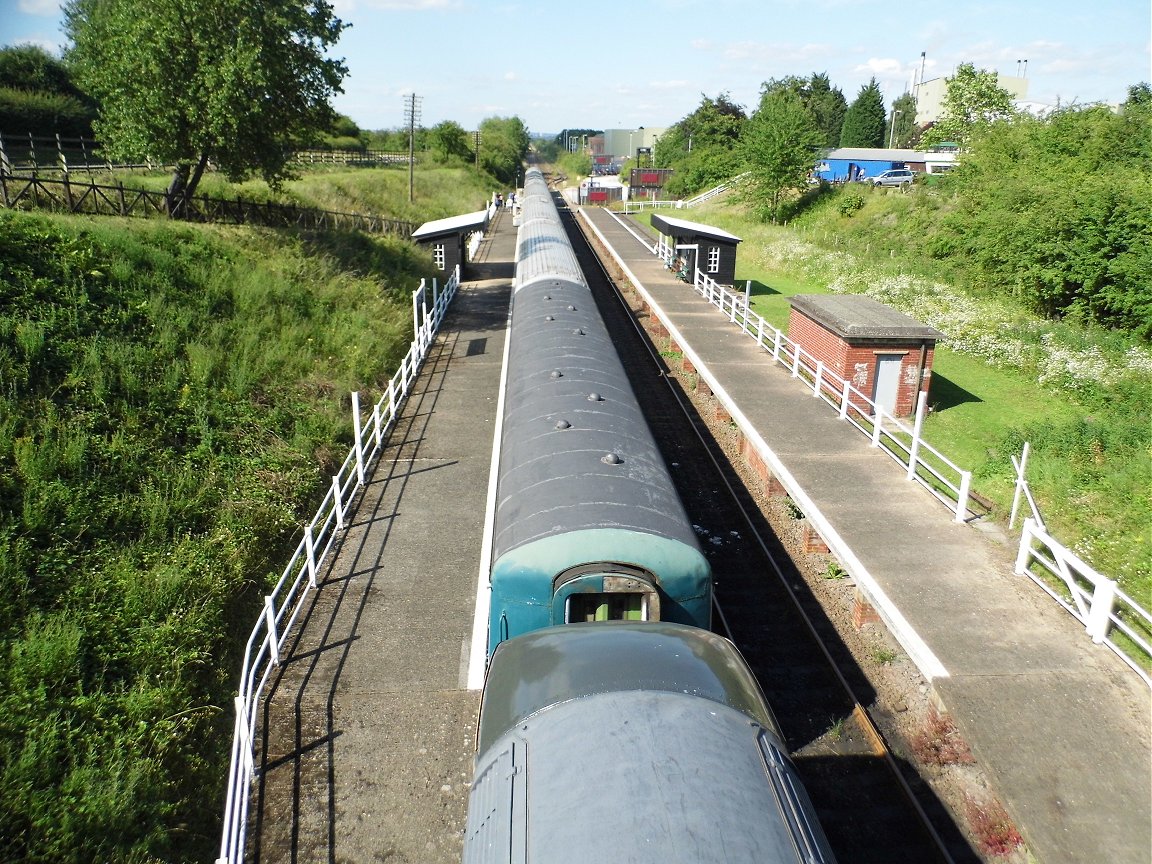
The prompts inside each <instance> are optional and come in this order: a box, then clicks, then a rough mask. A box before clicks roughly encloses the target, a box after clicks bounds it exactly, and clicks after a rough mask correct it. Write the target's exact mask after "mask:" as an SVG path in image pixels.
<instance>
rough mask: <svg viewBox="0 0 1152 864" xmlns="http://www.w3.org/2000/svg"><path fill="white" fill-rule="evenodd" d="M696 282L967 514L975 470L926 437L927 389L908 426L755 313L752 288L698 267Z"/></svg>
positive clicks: (917, 477) (912, 475)
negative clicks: (736, 288) (731, 284)
mask: <svg viewBox="0 0 1152 864" xmlns="http://www.w3.org/2000/svg"><path fill="white" fill-rule="evenodd" d="M692 284H693V287H694V288H695V289H696V291H697V293H698V294H700V295H701V296H702V297H704V299H706V300H707V301H708V302H709V303H711V304H712V305H713V306H716V307H717V308H718V309H719V310H720V311H721V312H723V313H724V315H725V317H727V318H728V319H729V320H730V321H731V322H732V323H733V324H735V325H736V326H738V327H740V330H741V332H742V333H744V334H745V335H747V336H751V337H752V338H753V339H754V340H755V341H756V344H757V345H758V346H759V347H760V348H761V349H763V350H764V351H766V352H768V353H769V354H771V355H772V360H773V362H775V363H780V364H781V365H785V366H788V367H790V368H791V370H792V377H793V378H800V379H803V380H804V381H805V383H807V384H808V385H809V386H810V387H811V388H812V395H813V396H814V397H819V398H821V399H823V401H824V402H825V403H827V404H828V405H829V406H831V407H832V408H834V409H836V410H837V411H838V412H839V414H840V418H841V419H842V420H847V421H848V422H849V423H851V424H852V425H853V426H855V427H856V428H857V429H859V430H860V431H861V432H863V433H864V434H866V435H868V436H869V437H870V438H871V440H872V446H874V447H878V448H879V449H881V450H883V451H884V452H886V453H887V454H888V455H889V456H891V457H892V458H893V459H895V460H896V461H897V462H898V463H899V464H900V465H902V466H904V467H905V468H906V469H907V475H908V479H909V480H914V481H916V482H917V483H919V484H920V485H921V486H923V487H924V488H925V489H927V490H928V491H929V493H931V494H932V496H933V497H935V498H936V499H937V500H938V501H940V502H941V503H942V504H944V505H945V506H947V507H949V508H950V509H951V510H952V512H953V516H954V519H955V521H957V522H964V521H966V520H967V519H968V517H969V513H970V511H969V508H968V499H969V497H970V490H971V485H972V472H971V471H965V470H964V469H962V468H961V467H960V466H958V465H956V464H955V463H954V462H952V460H950V459H948V457H946V456H945V455H944V454H943V453H941V452H940V451H939V450H937V449H936V448H935V447H933V446H932V445H930V444H929V443H928V442H927V441H925V440H924V438H923V436H922V435H921V427H922V425H923V422H924V417H925V415H926V413H927V403H926V399H925V394H923V393H921V394H920V397H919V399H918V400H917V404H916V415H915V422H914V425H913V426H911V427H909V426H908V425H907V424H906V423H904V422H902V421H901V420H900V419H899V418H897V417H895V416H893V415H892V414H891V413H889V412H888V411H886V410H885V409H884V407H883V406H881V405H878V404H876V403H875V402H874V401H873V400H872V398H871V397H870V396H868V395H867V394H865V393H863V392H862V391H860V390H859V389H857V388H856V387H854V386H853V385H852V382H851V381H849V380H847V379H845V378H842V377H840V376H839V375H837V374H836V373H835V372H833V371H831V370H829V369H827V368H826V367H825V366H824V362H823V361H822V360H818V359H817V358H816V357H814V356H813V355H812V354H810V353H809V352H808V351H805V350H804V348H803V347H802V346H801V345H800V344H799V343H796V342H793V341H792V340H791V339H789V338H788V337H787V336H786V335H785V334H784V333H782V332H781V331H780V330H777V329H776V328H775V327H773V326H772V325H771V324H769V323H768V322H767V321H765V320H764V319H763V318H762V317H761V316H760V315H758V314H757V313H755V312H753V311H752V310H751V308H750V297H749V294H748V292H741V293H739V294H737V293H736V292H733V291H730V290H729V289H728V288H727V287H726V286H724V285H721V284H719V283H718V282H716V280H715V279H713V278H712V277H711V276H709V275H708V274H706V273H703V272H701V270H700V269H699V268H696V271H695V275H694V280H693V283H692ZM923 453H928V454H929V455H931V456H932V457H933V459H932V460H931V461H929V460H926V459H924V458H923V456H922V455H921V454H923ZM944 468H946V469H950V473H945V471H944V470H943V469H944ZM925 475H927V476H925ZM933 480H934V481H935V482H932V481H933ZM941 487H942V488H941Z"/></svg>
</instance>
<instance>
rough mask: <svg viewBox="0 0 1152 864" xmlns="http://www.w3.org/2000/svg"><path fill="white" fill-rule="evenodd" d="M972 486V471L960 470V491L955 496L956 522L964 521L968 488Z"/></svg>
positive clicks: (966, 510)
mask: <svg viewBox="0 0 1152 864" xmlns="http://www.w3.org/2000/svg"><path fill="white" fill-rule="evenodd" d="M971 487H972V472H971V471H961V472H960V491H959V493H958V494H957V496H956V519H955V521H957V522H963V521H964V514H965V513H967V512H968V490H969V489H970V488H971Z"/></svg>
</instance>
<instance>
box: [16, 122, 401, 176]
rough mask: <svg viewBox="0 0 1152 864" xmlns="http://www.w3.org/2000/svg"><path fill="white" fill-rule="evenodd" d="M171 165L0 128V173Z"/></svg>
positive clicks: (338, 157) (332, 159) (353, 160)
mask: <svg viewBox="0 0 1152 864" xmlns="http://www.w3.org/2000/svg"><path fill="white" fill-rule="evenodd" d="M408 158H409V157H408V154H407V153H401V152H400V151H394V150H369V149H367V148H365V149H363V150H351V149H334V150H328V149H321V148H319V147H315V148H304V149H300V150H293V151H291V159H292V161H293V162H296V163H298V164H300V165H407V164H408ZM168 167H171V166H169V165H166V164H165V163H163V162H161V161H159V160H155V159H149V158H147V157H145V158H143V159H137V160H135V161H133V162H113V161H112V160H111V159H109V158H108V156H107V155H106V154H105V153H104V151H103V147H102V145H101V144H100V142H99V141H96V140H94V139H91V138H70V137H68V136H63V135H60V134H56V135H54V136H44V135H40V136H37V135H31V134H29V135H5V134H3V133H2V132H0V174H28V173H38V172H41V171H60V172H62V173H65V174H67V173H68V172H69V171H87V172H89V173H91V172H95V171H107V172H112V171H117V170H120V171H127V170H133V169H145V170H154V169H161V168H168Z"/></svg>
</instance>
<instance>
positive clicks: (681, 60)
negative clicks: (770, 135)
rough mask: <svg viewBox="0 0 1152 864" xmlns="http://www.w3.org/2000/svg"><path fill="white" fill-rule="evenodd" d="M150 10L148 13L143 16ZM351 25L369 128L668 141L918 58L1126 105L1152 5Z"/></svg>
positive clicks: (828, 1)
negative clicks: (800, 90) (568, 133)
mask: <svg viewBox="0 0 1152 864" xmlns="http://www.w3.org/2000/svg"><path fill="white" fill-rule="evenodd" d="M140 2H142V3H146V2H147V0H140ZM333 5H334V6H335V7H336V11H337V14H338V15H339V16H340V18H341V19H343V20H344V21H346V22H349V23H351V24H352V27H351V29H349V30H347V31H345V33H344V35H343V36H342V37H341V39H340V42H339V43H338V45H337V46H336V49H335V51H334V52H333V54H334V55H336V56H341V57H344V58H345V61H346V62H347V64H348V66H349V69H350V72H349V75H348V77H347V78H346V79H345V83H344V89H345V92H344V93H343V94H342V95H340V96H338V97H337V99H336V100H335V106H336V108H337V110H339V111H340V112H342V113H344V114H347V115H349V116H350V117H352V119H353V120H355V121H356V122H357V123H358V124H359V125H360V126H361V127H363V128H366V129H385V128H395V127H399V126H401V125H402V124H403V120H404V101H403V97H404V95H405V94H409V93H415V94H416V95H417V96H419V97H420V104H421V122H422V124H423V125H424V126H433V125H435V124H436V123H439V122H440V121H442V120H455V121H456V122H458V123H460V124H461V125H462V126H464V127H465V128H468V129H472V128H475V127H476V126H477V124H478V123H479V122H480V120H482V119H484V118H485V117H492V116H503V117H507V116H512V115H516V116H518V117H520V118H521V119H522V120H523V121H524V123H525V124H526V125H527V126H528V128H529V129H530V130H531V131H532V132H533V133H543V132H557V131H559V130H561V129H563V128H565V127H577V128H578V127H588V128H636V127H640V126H646V127H649V128H651V127H654V126H668V125H671V124H672V123H675V122H676V121H677V120H679V119H681V118H682V117H684V116H686V115H687V114H690V113H691V112H692V111H693V110H694V109H695V108H696V107H697V106H698V105H699V104H700V100H701V94H706V95H708V96H710V97H715V96H716V95H718V94H720V93H722V92H723V93H727V94H729V98H730V99H731V100H732V101H734V102H736V103H737V104H740V105H744V106H745V107H746V108H748V109H752V108H754V107H755V105H756V103H757V101H758V98H759V92H760V85H761V83H762V82H764V81H766V80H769V79H772V78H780V77H784V76H786V75H799V76H802V77H807V76H808V75H810V74H812V73H813V72H825V73H827V74H828V76H829V78H830V79H831V81H832V84H833V86H835V87H839V88H840V89H841V90H842V91H843V92H844V95H845V97H847V99H848V101H849V102H851V101H852V100H853V99H854V98H855V97H856V95H857V93H858V92H859V90H860V88H861V87H862V86H864V85H866V84H867V83H868V81H869V79H871V78H872V77H875V78H876V80H877V81H878V82H879V83H880V86H881V89H882V90H883V92H884V95H885V98H886V100H887V101H888V102H889V103H891V100H892V99H895V98H896V97H898V96H899V95H900V94H902V93H903V92H905V90H906V89H907V88H908V87H909V86H910V84H911V82H912V80H913V76H914V74H916V72H917V70H918V69H919V67H920V64H921V58H920V54H921V52H924V54H925V58H924V67H925V74H924V78H925V80H928V79H932V78H936V77H940V76H947V75H950V74H951V73H952V71H953V70H954V69H955V67H956V66H957V65H958V64H960V63H964V62H971V63H973V64H975V65H976V66H977V67H978V68H981V69H988V70H992V71H997V72H1000V73H1001V74H1004V75H1017V74H1019V73H1020V72H1022V71H1023V70H1024V68H1025V67H1024V64H1023V62H1022V61H1025V60H1026V61H1027V66H1026V70H1027V71H1026V77H1027V79H1028V81H1029V93H1028V99H1029V101H1031V102H1036V103H1041V104H1046V105H1055V104H1057V103H1058V102H1059V103H1060V104H1068V103H1069V102H1078V103H1086V102H1100V101H1103V102H1120V101H1122V100H1123V99H1124V98H1125V96H1126V93H1127V88H1128V87H1129V86H1130V85H1132V84H1136V83H1139V82H1141V81H1152V70H1150V66H1152V60H1150V56H1152V53H1150V52H1152V49H1150V45H1152V4H1150V3H1149V0H1097V2H1096V3H1094V4H1087V3H1083V2H1077V3H1073V2H1070V0H999V2H996V3H987V2H976V0H952V2H941V3H923V4H880V3H875V2H867V3H866V2H862V0H619V2H611V0H576V2H564V3H556V2H548V0H535V2H525V3H519V2H501V0H495V2H484V0H335V2H334V3H333ZM60 21H61V15H60V12H59V0H0V44H4V45H11V44H16V43H21V42H34V43H37V44H40V45H43V46H44V47H47V48H50V49H58V48H59V47H60V46H61V45H62V44H63V35H62V34H61V32H60Z"/></svg>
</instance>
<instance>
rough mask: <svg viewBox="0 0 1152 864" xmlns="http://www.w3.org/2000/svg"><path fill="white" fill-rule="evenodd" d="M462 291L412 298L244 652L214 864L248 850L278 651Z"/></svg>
mask: <svg viewBox="0 0 1152 864" xmlns="http://www.w3.org/2000/svg"><path fill="white" fill-rule="evenodd" d="M459 287H460V268H459V266H457V267H456V269H455V271H454V272H453V274H452V276H451V277H450V278H449V279H448V282H447V283H446V284H445V286H444V288H443V290H440V289H439V286H438V284H437V282H436V281H435V280H433V282H432V287H431V303H430V304H429V291H428V286H427V284H426V282H425V280H423V279H422V280H420V287H419V288H417V289H416V290H415V291H414V292H413V293H412V309H413V316H414V323H415V327H414V332H413V338H412V344H411V346H410V347H409V349H408V353H407V354H406V355H405V357H404V359H403V360H402V361H401V363H400V368H399V369H398V370H397V372H396V374H394V375H393V376H392V378H391V379H389V381H388V387H387V389H386V390H385V392H384V394H383V395H382V396H381V397H380V399H379V401H377V402H376V404H375V405H374V406H373V407H372V410H371V413H370V414H369V415H368V422H367V423H363V422H362V418H361V416H360V413H361V412H360V394H359V393H358V392H356V391H353V393H352V425H353V428H354V435H353V441H352V447H351V449H350V450H349V451H348V455H347V457H345V459H344V462H343V463H342V464H341V466H340V468H339V470H338V471H337V472H336V474H334V475H333V476H332V485H331V488H330V489H329V490H328V492H327V494H326V495H325V496H324V499H323V501H321V503H320V507H319V509H318V510H317V511H316V515H315V516H314V517H313V518H312V521H311V522H309V523H308V524H307V525H306V526H305V527H304V536H303V537H302V538H301V539H300V542H299V543H298V544H297V546H296V551H295V552H294V553H293V554H292V557H291V559H290V560H289V562H288V565H287V566H286V567H285V568H284V571H283V573H281V575H280V578H279V579H278V580H277V582H276V584H275V586H273V588H272V590H271V591H270V592H269V593H268V595H267V596H265V598H264V612H263V614H261V616H260V617H259V619H258V620H257V621H256V624H255V625H254V626H253V628H252V632H251V634H250V635H249V637H248V642H247V644H246V646H245V648H244V660H243V662H242V664H241V668H240V687H239V691H238V693H237V695H236V697H235V699H234V700H233V702H234V706H235V709H236V720H235V724H234V728H233V736H232V756H231V762H230V765H229V769H228V791H227V794H226V797H225V802H224V826H223V830H222V832H221V838H220V856H219V857H218V858H217V859H216V864H240V862H243V860H244V852H245V846H246V842H247V827H248V804H249V800H250V793H251V787H252V780H253V779H254V778H255V777H256V774H257V769H256V744H255V741H256V718H257V715H258V713H259V712H258V709H259V705H260V700H261V698H262V697H263V694H264V691H265V689H266V687H267V685H268V681H269V679H270V678H271V676H272V673H273V671H274V670H275V669H276V668H277V667H278V666H279V665H280V660H281V656H280V650H281V649H282V648H283V646H284V642H285V640H286V639H287V637H288V634H289V633H290V632H291V631H292V628H293V626H294V625H295V623H296V622H297V620H298V619H299V617H300V615H301V614H302V613H303V611H304V608H305V601H306V600H307V598H308V595H309V593H310V592H311V591H312V590H313V589H315V588H316V574H317V572H318V571H319V569H320V567H321V565H322V564H323V562H324V560H325V558H326V556H327V555H328V553H329V552H330V551H331V549H332V547H333V546H334V545H335V543H336V541H337V539H338V538H339V536H340V534H341V532H342V531H343V530H344V528H345V527H346V522H345V517H346V515H347V512H348V508H349V507H350V506H351V504H352V501H353V499H354V498H355V496H356V493H357V492H358V491H359V490H360V488H361V487H362V486H363V485H364V484H365V482H366V479H367V478H366V471H367V468H368V466H370V465H371V464H372V462H373V460H374V459H375V458H376V456H377V455H378V454H379V452H380V448H381V447H382V446H383V442H384V436H385V434H386V433H387V432H388V430H389V429H390V428H391V427H392V424H393V423H394V422H395V420H396V417H397V414H398V412H399V409H400V406H401V404H402V403H403V401H404V398H405V397H406V396H407V395H408V392H409V390H410V388H411V385H412V382H413V381H415V379H416V376H417V374H418V373H419V371H420V367H421V365H422V364H423V362H424V359H425V358H426V357H427V355H428V349H429V347H430V346H431V345H432V341H433V339H434V338H435V336H436V333H437V331H438V330H439V328H440V323H441V322H442V321H443V319H444V315H445V313H446V312H447V309H448V305H449V304H450V303H451V302H452V298H453V297H454V296H455V294H456V291H457V290H458V289H459Z"/></svg>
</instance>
